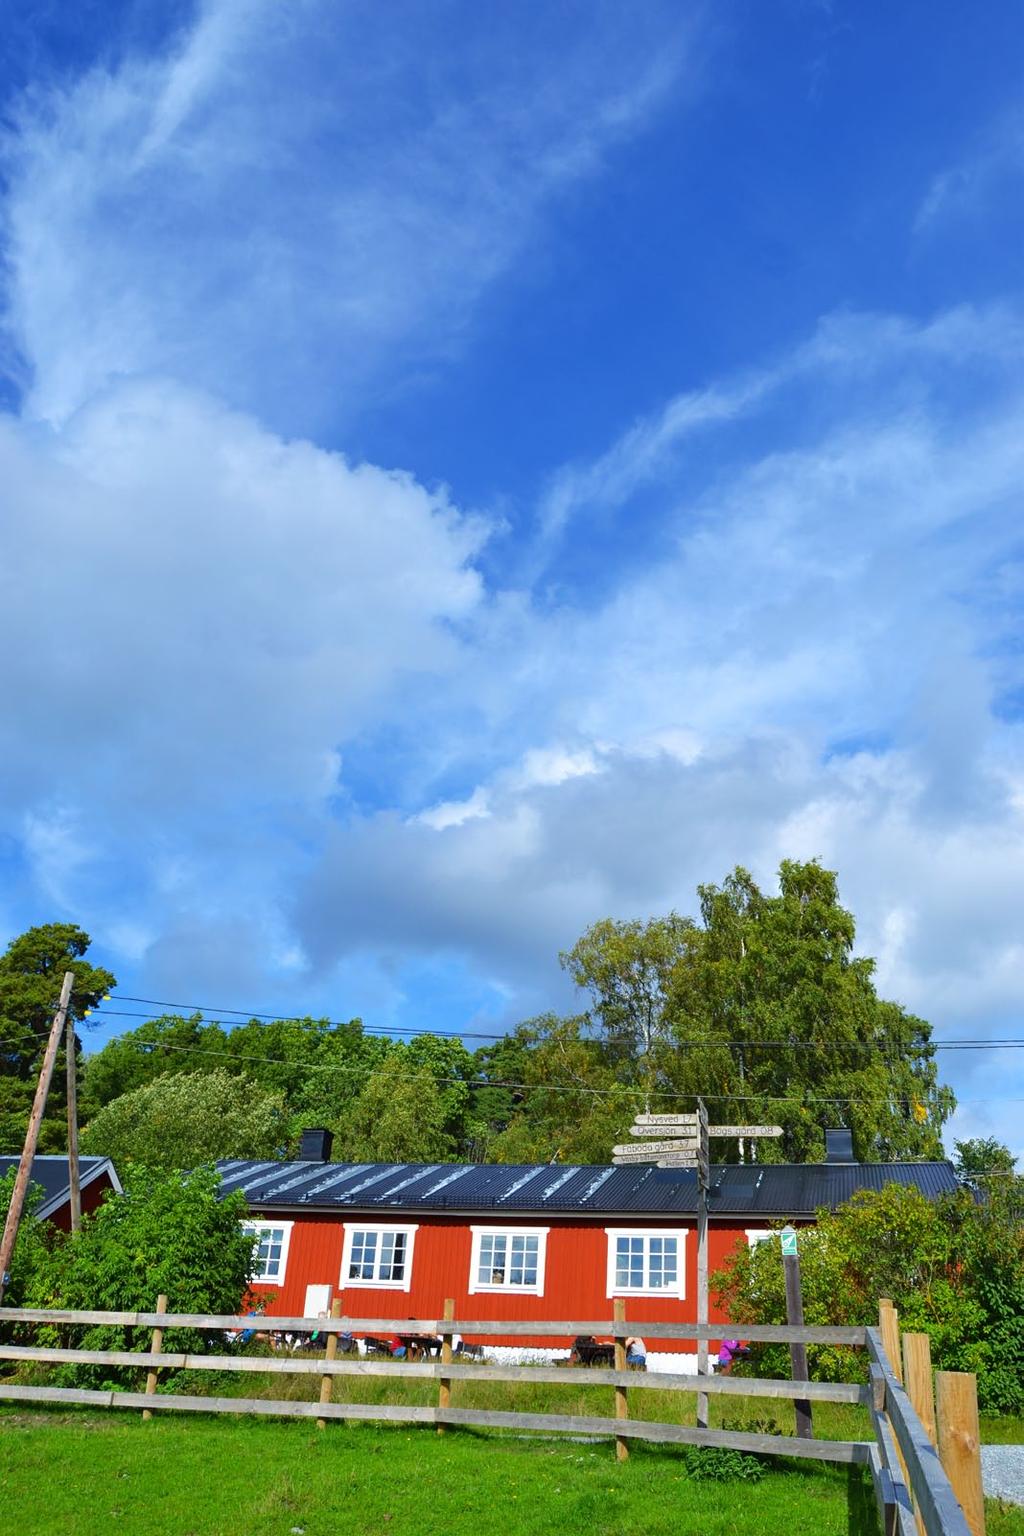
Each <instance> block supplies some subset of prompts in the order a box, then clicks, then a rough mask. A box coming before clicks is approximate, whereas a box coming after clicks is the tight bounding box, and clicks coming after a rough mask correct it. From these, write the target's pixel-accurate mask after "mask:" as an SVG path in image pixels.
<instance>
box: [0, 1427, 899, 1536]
mask: <svg viewBox="0 0 1024 1536" xmlns="http://www.w3.org/2000/svg"><path fill="white" fill-rule="evenodd" d="M0 1508H2V1510H3V1515H4V1526H5V1529H7V1530H10V1531H15V1532H17V1533H18V1536H42V1533H44V1532H46V1533H50V1532H58V1531H60V1532H64V1531H67V1532H71V1533H73V1536H100V1533H102V1536H110V1532H111V1531H117V1530H121V1531H125V1532H130V1533H131V1536H157V1533H159V1536H171V1533H173V1536H291V1533H293V1532H298V1531H301V1532H303V1533H304V1536H335V1533H337V1532H345V1533H349V1532H351V1533H354V1536H423V1533H424V1532H438V1533H444V1536H478V1533H479V1532H481V1531H492V1530H493V1531H495V1532H497V1533H499V1536H549V1533H550V1536H556V1533H557V1536H569V1533H573V1532H585V1533H586V1536H605V1533H607V1536H679V1533H680V1532H681V1531H696V1530H700V1531H702V1532H707V1533H708V1536H717V1533H722V1536H725V1533H732V1532H743V1533H750V1536H760V1533H764V1536H769V1533H774V1532H783V1531H790V1530H792V1529H793V1523H794V1520H798V1521H799V1528H800V1530H801V1532H802V1533H807V1536H818V1533H821V1536H826V1533H831V1532H835V1533H837V1536H839V1533H842V1536H877V1524H876V1521H875V1513H874V1505H873V1501H872V1495H871V1489H870V1479H869V1478H868V1476H867V1473H866V1472H865V1471H864V1470H863V1469H860V1468H853V1469H848V1468H839V1467H818V1466H815V1467H813V1468H812V1467H806V1466H787V1467H786V1469H785V1470H779V1471H770V1472H769V1473H768V1474H767V1475H766V1476H765V1477H764V1479H763V1480H762V1481H761V1482H759V1483H752V1484H748V1483H744V1482H728V1483H709V1482H695V1481H693V1480H691V1479H690V1478H689V1477H688V1476H687V1474H686V1470H685V1466H684V1463H683V1459H682V1457H681V1455H680V1453H679V1452H678V1451H676V1450H675V1449H668V1448H662V1447H653V1446H637V1447H636V1448H635V1450H634V1453H633V1455H632V1456H631V1458H630V1460H629V1462H628V1463H627V1464H625V1465H619V1464H618V1463H616V1461H615V1458H614V1454H613V1452H612V1450H611V1447H610V1446H609V1445H608V1444H606V1443H601V1444H594V1445H590V1444H578V1443H573V1442H566V1441H559V1442H553V1441H547V1440H523V1441H518V1440H513V1439H511V1438H509V1437H495V1436H486V1437H485V1436H482V1435H477V1434H475V1433H472V1432H467V1431H464V1430H462V1431H457V1432H449V1433H448V1434H446V1435H444V1436H439V1435H437V1434H436V1433H435V1432H434V1431H433V1430H427V1429H419V1428H415V1429H390V1428H384V1429H382V1428H376V1427H373V1426H364V1425H353V1426H343V1425H330V1426H329V1427H328V1429H327V1430H326V1431H324V1432H323V1433H320V1432H318V1431H317V1430H316V1429H315V1427H313V1426H311V1425H300V1424H293V1423H285V1422H266V1421H255V1420H251V1419H237V1420H236V1419H223V1418H218V1419H213V1418H210V1419H198V1418H191V1417H190V1418H189V1419H187V1420H185V1419H175V1418H171V1417H168V1418H161V1419H156V1420H154V1421H153V1422H152V1423H150V1424H143V1423H142V1422H141V1421H140V1420H139V1419H137V1418H136V1417H135V1416H134V1415H132V1416H131V1417H129V1416H127V1415H126V1416H125V1417H123V1418H122V1417H119V1416H117V1417H115V1416H114V1415H112V1414H106V1415H104V1416H99V1415H95V1414H81V1415H79V1414H75V1413H64V1412H62V1413H32V1414H25V1413H18V1414H6V1415H4V1416H2V1417H0Z"/></svg>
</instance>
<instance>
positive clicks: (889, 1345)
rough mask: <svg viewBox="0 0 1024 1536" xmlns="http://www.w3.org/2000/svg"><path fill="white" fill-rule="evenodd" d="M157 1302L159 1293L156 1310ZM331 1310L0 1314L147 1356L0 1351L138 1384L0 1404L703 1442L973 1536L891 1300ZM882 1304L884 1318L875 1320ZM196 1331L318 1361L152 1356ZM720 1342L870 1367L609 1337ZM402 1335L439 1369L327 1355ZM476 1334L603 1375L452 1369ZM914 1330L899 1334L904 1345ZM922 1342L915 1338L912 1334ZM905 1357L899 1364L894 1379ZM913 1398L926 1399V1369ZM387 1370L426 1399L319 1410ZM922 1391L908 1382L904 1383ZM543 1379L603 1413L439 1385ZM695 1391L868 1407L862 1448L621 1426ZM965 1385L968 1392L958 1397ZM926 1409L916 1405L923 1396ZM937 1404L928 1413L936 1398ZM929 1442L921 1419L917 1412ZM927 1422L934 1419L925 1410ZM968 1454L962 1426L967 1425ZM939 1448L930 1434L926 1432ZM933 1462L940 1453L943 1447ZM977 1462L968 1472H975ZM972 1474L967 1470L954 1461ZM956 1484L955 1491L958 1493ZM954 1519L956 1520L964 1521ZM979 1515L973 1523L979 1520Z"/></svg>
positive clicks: (9, 1310)
mask: <svg viewBox="0 0 1024 1536" xmlns="http://www.w3.org/2000/svg"><path fill="white" fill-rule="evenodd" d="M163 1300H164V1298H163V1297H161V1298H160V1302H161V1304H162V1303H163ZM339 1305H340V1304H339V1303H337V1302H336V1303H335V1309H334V1312H333V1314H332V1316H331V1317H330V1318H320V1317H315V1318H311V1317H266V1316H263V1315H255V1316H254V1315H252V1314H245V1315H243V1314H237V1315H230V1316H225V1315H219V1314H218V1315H209V1314H206V1313H185V1312H165V1311H159V1310H158V1311H155V1312H143V1311H138V1312H105V1311H88V1310H87V1311H68V1310H64V1309H60V1308H51V1309H43V1310H36V1309H30V1308H25V1307H0V1324H5V1323H6V1324H21V1325H28V1326H49V1327H58V1328H64V1327H76V1328H77V1327H81V1328H88V1327H103V1326H106V1327H121V1328H134V1329H140V1330H149V1331H150V1332H151V1346H150V1348H149V1349H148V1350H146V1351H135V1350H125V1349H110V1350H104V1349H90V1348H84V1349H75V1348H70V1347H63V1346H61V1347H57V1346H52V1347H51V1346H49V1345H31V1344H2V1345H0V1366H2V1365H3V1364H5V1363H6V1364H9V1365H13V1366H17V1365H19V1364H21V1365H25V1364H36V1365H63V1366H67V1365H80V1366H107V1367H111V1368H119V1369H127V1370H135V1371H140V1372H141V1371H148V1373H149V1374H148V1377H147V1383H146V1390H145V1391H144V1392H139V1391H123V1392H122V1391H118V1390H113V1389H110V1388H109V1387H103V1388H102V1389H91V1388H85V1387H58V1386H49V1385H34V1384H33V1385H29V1384H25V1383H21V1382H9V1381H3V1380H0V1400H2V1401H7V1402H12V1403H16V1402H24V1403H63V1404H68V1405H80V1406H85V1407H97V1408H122V1409H136V1410H138V1409H140V1408H141V1409H142V1410H143V1416H144V1417H149V1416H150V1415H151V1414H153V1413H154V1412H162V1413H168V1412H178V1413H242V1414H258V1415H267V1416H273V1417H282V1418H293V1419H314V1420H316V1422H317V1423H318V1425H320V1426H321V1427H323V1426H324V1425H325V1424H326V1423H327V1422H328V1421H338V1420H350V1421H357V1420H367V1421H377V1422H386V1423H402V1424H426V1425H433V1426H435V1427H436V1428H437V1430H438V1432H439V1433H443V1432H445V1431H446V1430H447V1429H448V1428H454V1427H457V1426H469V1427H474V1428H491V1429H508V1430H515V1431H519V1432H520V1433H521V1432H524V1431H527V1432H533V1431H538V1432H542V1433H550V1432H555V1433H563V1434H564V1433H570V1434H578V1435H588V1436H594V1437H607V1438H609V1439H614V1440H615V1443H616V1447H617V1451H618V1455H619V1456H620V1458H623V1457H625V1456H626V1455H627V1454H628V1442H629V1441H631V1440H635V1439H644V1440H651V1441H657V1442H661V1443H664V1444H676V1445H697V1446H715V1447H721V1448H726V1449H732V1450H736V1451H744V1452H749V1453H753V1454H757V1455H766V1454H770V1455H776V1456H793V1457H802V1458H810V1459H813V1460H819V1461H833V1462H840V1463H847V1464H858V1463H860V1464H866V1465H867V1466H868V1467H869V1469H870V1472H871V1478H872V1483H873V1486H874V1490H875V1495H876V1498H877V1501H878V1509H879V1515H880V1519H881V1523H882V1529H883V1532H884V1536H984V1511H983V1504H982V1500H981V1493H980V1471H979V1472H978V1478H977V1498H976V1499H974V1498H973V1497H972V1496H971V1492H972V1488H973V1484H972V1483H970V1481H969V1479H968V1480H967V1481H964V1477H966V1474H963V1475H961V1474H957V1475H961V1482H962V1483H963V1487H961V1486H960V1485H959V1484H958V1485H957V1487H956V1489H954V1484H953V1483H952V1482H951V1481H950V1476H949V1475H947V1470H946V1469H945V1467H944V1462H943V1460H942V1459H940V1456H939V1453H938V1451H937V1449H936V1445H935V1442H934V1440H933V1438H931V1436H930V1433H929V1429H928V1428H926V1427H925V1424H924V1423H923V1422H922V1418H921V1416H920V1414H919V1412H918V1407H919V1406H921V1404H920V1399H919V1397H918V1398H916V1399H914V1400H912V1397H911V1394H910V1392H908V1390H907V1389H906V1388H905V1387H904V1384H903V1381H902V1379H901V1377H902V1365H901V1362H900V1361H899V1358H898V1357H899V1353H900V1343H899V1339H900V1335H899V1330H898V1326H897V1321H896V1316H895V1311H894V1309H892V1308H891V1304H889V1303H882V1310H881V1312H880V1320H881V1322H882V1324H883V1326H882V1328H881V1329H876V1328H859V1327H816V1326H806V1327H791V1326H785V1325H782V1324H779V1325H774V1324H773V1325H768V1324H764V1325H757V1326H754V1325H740V1324H731V1323H714V1324H695V1323H689V1322H686V1323H663V1322H659V1323H653V1322H651V1323H645V1322H640V1321H638V1320H635V1319H634V1320H631V1321H629V1322H627V1321H626V1320H625V1319H624V1318H623V1317H622V1315H621V1314H622V1304H621V1303H618V1302H617V1303H616V1308H617V1313H618V1315H617V1316H616V1317H615V1318H614V1319H613V1320H612V1321H610V1322H609V1321H608V1320H607V1319H605V1318H602V1319H599V1320H597V1321H586V1322H576V1321H559V1322H552V1321H550V1320H546V1321H541V1322H537V1321H524V1320H517V1321H514V1322H512V1321H507V1322H506V1321H497V1320H494V1319H486V1320H468V1321H460V1320H456V1319H454V1318H453V1317H452V1313H453V1311H454V1304H453V1303H451V1302H448V1303H446V1306H445V1311H446V1314H447V1315H446V1316H445V1317H443V1318H437V1319H435V1318H430V1319H423V1318H415V1319H413V1318H380V1317H370V1318H365V1317H341V1316H339V1315H337V1309H338V1306H339ZM886 1309H888V1310H886ZM175 1329H178V1330H191V1331H200V1332H204V1333H221V1334H231V1333H242V1332H248V1333H254V1332H255V1333H264V1332H274V1333H275V1334H300V1335H301V1334H307V1335H308V1334H311V1333H314V1332H315V1333H316V1334H317V1335H318V1336H319V1335H322V1336H323V1338H324V1340H325V1343H326V1357H320V1356H310V1355H308V1354H307V1355H298V1354H283V1353H280V1352H279V1353H277V1354H274V1355H270V1356H256V1355H242V1354H207V1353H201V1352H199V1351H195V1350H188V1351H180V1350H179V1351H175V1350H173V1349H171V1350H164V1348H163V1344H164V1339H165V1337H166V1336H167V1334H173V1332H174V1330H175ZM724 1333H732V1334H737V1333H742V1336H743V1338H744V1339H749V1340H750V1341H751V1342H752V1343H783V1344H794V1343H803V1344H831V1345H846V1346H852V1347H857V1346H861V1347H865V1348H866V1349H867V1353H868V1361H869V1381H868V1383H867V1384H866V1385H862V1384H860V1383H855V1382H812V1381H803V1380H797V1381H792V1380H780V1379H767V1378H761V1377H732V1376H714V1375H711V1376H709V1375H704V1374H699V1373H698V1374H690V1373H682V1372H664V1373H662V1372H657V1373H652V1374H651V1375H645V1374H641V1373H639V1372H637V1371H636V1370H630V1369H628V1368H625V1367H626V1353H625V1347H624V1340H625V1339H627V1338H630V1337H642V1338H645V1339H673V1340H677V1341H680V1342H684V1341H689V1340H696V1339H708V1340H710V1339H720V1338H722V1337H723V1334H724ZM340 1334H353V1335H355V1334H370V1335H371V1336H375V1335H381V1334H383V1335H386V1336H392V1335H399V1334H400V1335H403V1336H405V1337H407V1338H409V1339H415V1338H424V1337H432V1338H434V1339H439V1340H440V1341H441V1343H440V1346H439V1347H440V1350H441V1357H440V1359H439V1360H436V1359H435V1360H420V1361H416V1360H408V1359H394V1358H391V1359H386V1360H385V1359H371V1358H365V1357H359V1358H356V1359H352V1358H345V1359H338V1358H336V1347H337V1342H338V1335H340ZM456 1334H458V1335H461V1336H462V1338H464V1339H473V1338H474V1337H476V1338H483V1339H487V1338H491V1339H494V1338H512V1339H514V1338H530V1337H534V1338H547V1339H551V1340H553V1341H558V1340H565V1339H573V1338H575V1337H577V1336H579V1335H590V1336H592V1337H594V1338H598V1337H601V1338H604V1339H610V1340H614V1341H615V1368H614V1369H610V1368H605V1367H604V1366H598V1367H592V1366H585V1365H582V1364H568V1363H566V1364H557V1365H556V1364H553V1363H551V1364H541V1365H526V1366H524V1365H511V1364H509V1365H496V1364H478V1363H475V1362H474V1363H464V1362H458V1363H457V1362H456V1360H455V1359H454V1358H453V1348H452V1339H453V1336H454V1335H456ZM920 1337H921V1336H919V1335H910V1334H908V1335H906V1337H905V1340H904V1349H905V1350H907V1351H909V1350H910V1344H911V1343H912V1342H913V1341H914V1340H915V1338H916V1339H918V1340H920ZM924 1343H925V1345H927V1340H924ZM911 1358H912V1356H911V1353H908V1354H907V1361H908V1381H909V1380H910V1379H911V1378H910V1375H909V1370H910V1364H909V1362H910V1361H911ZM159 1371H164V1372H167V1371H207V1372H237V1373H241V1374H243V1375H244V1374H245V1373H250V1374H259V1375H268V1376H271V1377H277V1376H284V1375H293V1376H300V1377H319V1378H320V1383H321V1386H320V1400H319V1402H316V1401H306V1400H295V1401H292V1400H289V1399H280V1398H262V1397H259V1398H245V1397H224V1396H220V1397H202V1396H192V1395H186V1394H184V1393H176V1392H159V1393H158V1392H157V1390H156V1386H157V1373H158V1372H159ZM925 1375H926V1377H927V1391H928V1393H929V1394H930V1392H931V1376H930V1362H929V1364H928V1369H927V1372H926V1373H925ZM383 1376H390V1377H392V1378H398V1379H399V1380H402V1379H409V1380H412V1381H425V1382H437V1383H438V1387H439V1395H438V1402H437V1405H436V1406H434V1405H425V1404H412V1403H394V1402H392V1403H376V1404H368V1403H347V1402H346V1403H335V1402H331V1401H330V1396H331V1385H332V1382H333V1381H335V1380H338V1379H345V1378H348V1379H350V1380H351V1379H359V1378H363V1379H367V1378H374V1377H377V1378H379V1377H383ZM915 1380H916V1383H917V1386H916V1388H915V1387H913V1386H912V1390H917V1391H918V1392H920V1390H923V1389H922V1388H921V1385H920V1383H921V1380H922V1377H921V1373H920V1370H919V1371H918V1374H917V1377H916V1378H915ZM940 1380H945V1381H949V1382H951V1383H952V1385H951V1386H950V1389H949V1395H950V1397H951V1398H953V1397H955V1395H956V1394H955V1393H954V1390H953V1388H954V1387H955V1386H956V1384H957V1383H958V1382H959V1383H964V1382H968V1381H969V1382H971V1383H973V1378H966V1377H959V1376H956V1375H952V1376H946V1377H942V1378H940ZM465 1381H475V1382H510V1383H520V1384H522V1383H524V1382H525V1383H531V1384H532V1383H545V1384H556V1385H560V1386H573V1387H595V1388H601V1387H603V1388H613V1389H614V1392H615V1417H614V1418H611V1417H605V1416H601V1415H593V1414H580V1413H535V1412H516V1411H514V1410H504V1409H484V1408H469V1407H461V1406H453V1405H452V1403H451V1389H452V1384H453V1383H455V1382H465ZM637 1390H640V1391H663V1392H677V1393H693V1394H697V1393H709V1394H714V1395H718V1396H720V1397H723V1398H728V1397H730V1396H737V1397H738V1396H744V1397H758V1398H774V1399H777V1400H783V1401H785V1400H787V1399H792V1400H804V1401H807V1402H826V1403H828V1402H833V1403H850V1404H855V1405H858V1406H860V1407H863V1408H866V1409H867V1410H868V1412H869V1416H870V1422H871V1427H872V1430H873V1432H874V1439H873V1440H865V1441H859V1440H815V1439H813V1438H804V1437H802V1436H801V1437H794V1436H789V1435H765V1434H757V1433H752V1432H747V1431H741V1430H727V1429H706V1428H699V1427H696V1426H692V1425H689V1424H681V1423H677V1422H672V1423H670V1422H662V1421H652V1420H645V1419H637V1418H632V1419H631V1418H630V1417H629V1412H628V1400H629V1396H630V1394H632V1393H634V1392H635V1391H637ZM972 1390H973V1387H972ZM929 1401H930V1398H929ZM940 1408H941V1403H940ZM925 1418H926V1419H928V1421H929V1424H930V1427H931V1433H932V1434H934V1425H935V1415H934V1412H933V1411H932V1412H930V1413H928V1412H926V1413H925ZM940 1419H941V1413H940ZM973 1423H974V1429H973V1434H974V1440H975V1449H976V1439H977V1419H976V1412H975V1418H974V1421H973ZM939 1428H940V1438H941V1433H942V1425H941V1423H940V1426H939ZM947 1438H948V1439H949V1440H950V1443H951V1444H952V1443H954V1442H955V1443H956V1446H957V1456H958V1457H959V1462H960V1464H962V1463H963V1462H964V1457H963V1445H964V1444H965V1443H966V1442H968V1441H970V1435H969V1434H966V1433H965V1432H961V1431H960V1430H959V1429H958V1428H957V1427H956V1426H954V1427H953V1428H952V1429H951V1430H950V1431H949V1434H948V1436H947ZM943 1455H944V1456H945V1452H943ZM979 1466H980V1462H979ZM967 1470H968V1472H969V1473H970V1474H971V1476H973V1470H974V1469H973V1467H968V1469H967ZM964 1489H966V1490H967V1492H966V1493H965V1491H964ZM965 1509H969V1510H970V1512H971V1518H970V1519H968V1518H967V1515H966V1514H965ZM979 1511H980V1513H979Z"/></svg>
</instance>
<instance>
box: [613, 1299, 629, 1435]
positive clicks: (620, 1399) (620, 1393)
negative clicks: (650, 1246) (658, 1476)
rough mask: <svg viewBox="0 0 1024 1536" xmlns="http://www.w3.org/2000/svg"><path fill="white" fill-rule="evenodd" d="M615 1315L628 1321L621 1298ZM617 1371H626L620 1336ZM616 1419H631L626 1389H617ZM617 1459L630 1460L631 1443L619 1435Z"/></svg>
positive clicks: (617, 1341) (618, 1340)
mask: <svg viewBox="0 0 1024 1536" xmlns="http://www.w3.org/2000/svg"><path fill="white" fill-rule="evenodd" d="M614 1313H615V1321H616V1322H617V1323H624V1322H625V1321H626V1303H625V1300H624V1299H623V1297H621V1296H617V1297H616V1298H615V1303H614ZM615 1369H616V1370H617V1371H624V1370H625V1369H626V1341H625V1339H623V1338H620V1337H619V1335H618V1334H616V1335H615ZM615 1417H616V1418H617V1419H628V1418H629V1401H628V1399H627V1397H626V1389H625V1387H616V1388H615ZM615 1459H616V1460H617V1461H628V1460H629V1441H628V1440H627V1439H625V1438H624V1436H622V1435H617V1436H616V1438H615Z"/></svg>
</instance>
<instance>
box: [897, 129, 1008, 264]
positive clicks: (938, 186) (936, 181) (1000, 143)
mask: <svg viewBox="0 0 1024 1536" xmlns="http://www.w3.org/2000/svg"><path fill="white" fill-rule="evenodd" d="M1022 174H1024V113H1022V112H1020V111H1019V110H1014V111H1012V112H1010V113H1007V114H1005V115H1003V116H1002V117H1001V118H1000V119H999V121H998V122H997V123H996V124H995V125H994V127H992V128H991V129H990V130H989V131H988V133H987V134H985V136H984V137H983V138H982V139H981V140H980V141H979V142H978V143H977V144H976V145H975V147H974V150H973V152H972V153H970V154H968V155H965V156H964V157H963V158H962V159H961V160H959V161H957V162H956V163H955V164H953V165H949V166H946V167H945V168H944V169H943V170H941V171H939V172H937V173H936V175H935V176H933V177H932V180H931V182H930V184H929V186H928V189H927V191H926V192H925V195H924V197H923V198H922V199H921V202H920V205H919V206H918V209H917V213H916V215H915V217H914V231H915V233H916V234H919V235H929V234H934V233H935V232H936V231H937V230H938V229H939V228H940V227H941V225H943V224H944V223H946V222H947V221H949V220H953V219H968V220H973V219H977V218H978V217H980V216H981V215H982V214H983V213H984V212H985V211H986V210H987V208H988V205H989V204H990V202H991V201H992V199H993V198H994V197H996V196H998V195H999V193H1000V191H1001V190H1002V189H1004V188H1005V186H1006V183H1007V182H1010V183H1011V185H1012V183H1013V182H1014V181H1019V180H1020V178H1021V175H1022ZM1011 196H1012V194H1011ZM1015 200H1016V201H1019V192H1018V194H1017V197H1016V199H1015Z"/></svg>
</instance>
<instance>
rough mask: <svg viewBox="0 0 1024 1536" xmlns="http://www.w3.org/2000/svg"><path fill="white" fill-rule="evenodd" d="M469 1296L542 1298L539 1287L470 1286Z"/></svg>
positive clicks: (542, 1293)
mask: <svg viewBox="0 0 1024 1536" xmlns="http://www.w3.org/2000/svg"><path fill="white" fill-rule="evenodd" d="M469 1295H470V1296H543V1295H544V1292H543V1291H542V1290H541V1288H540V1286H539V1285H471V1286H470V1287H469Z"/></svg>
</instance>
